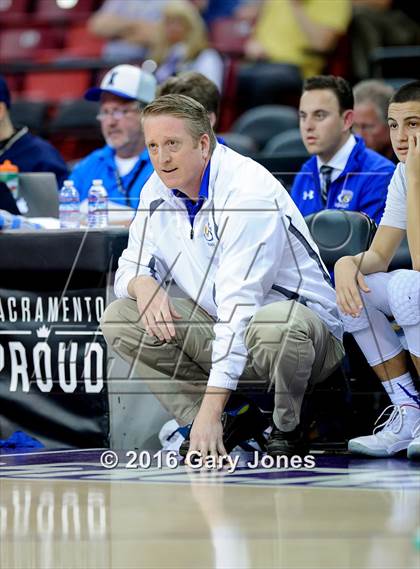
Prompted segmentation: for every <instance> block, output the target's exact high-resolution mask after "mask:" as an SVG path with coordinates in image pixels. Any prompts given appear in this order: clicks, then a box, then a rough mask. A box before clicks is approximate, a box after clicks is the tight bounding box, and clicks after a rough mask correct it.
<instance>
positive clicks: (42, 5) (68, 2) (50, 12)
mask: <svg viewBox="0 0 420 569" xmlns="http://www.w3.org/2000/svg"><path fill="white" fill-rule="evenodd" d="M66 6H67V7H66ZM95 7H96V0H61V2H57V0H38V2H37V8H36V12H35V18H36V19H37V20H42V21H45V22H59V21H61V22H81V21H84V20H86V18H87V17H88V16H89V15H90V14H91V13H92V12H93V11H94V9H95Z"/></svg>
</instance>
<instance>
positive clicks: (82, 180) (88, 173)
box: [70, 146, 153, 209]
mask: <svg viewBox="0 0 420 569" xmlns="http://www.w3.org/2000/svg"><path fill="white" fill-rule="evenodd" d="M152 173H153V166H152V163H151V161H150V158H149V153H148V151H147V149H146V148H145V149H144V150H143V152H141V154H140V155H139V158H138V160H137V162H136V164H135V165H134V167H133V168H132V169H131V170H130V172H128V174H126V175H125V176H119V174H118V170H117V166H116V164H115V150H113V149H112V148H111V147H109V146H104V147H103V148H100V149H99V150H95V151H94V152H92V153H91V154H89V155H88V156H86V158H84V159H83V160H81V161H80V162H79V163H78V164H76V166H75V168H74V170H73V172H72V173H71V175H70V179H71V180H73V182H74V185H75V186H76V188H77V189H78V191H79V194H80V199H81V200H84V199H86V198H87V195H88V191H89V188H90V186H91V185H92V180H96V179H101V180H102V181H103V184H104V186H105V188H106V190H107V192H108V197H109V199H110V200H112V201H114V202H116V203H119V204H122V205H126V206H129V207H132V208H133V209H137V207H138V204H139V199H140V192H141V190H142V188H143V186H144V184H145V183H146V182H147V180H148V179H149V178H150V176H151V175H152ZM119 181H120V183H119Z"/></svg>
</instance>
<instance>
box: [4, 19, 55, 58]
mask: <svg viewBox="0 0 420 569" xmlns="http://www.w3.org/2000/svg"><path fill="white" fill-rule="evenodd" d="M61 45H62V37H61V33H60V31H59V30H54V29H43V28H37V27H31V28H19V29H9V30H4V31H2V32H1V33H0V61H1V62H2V63H5V62H11V61H22V60H24V61H28V60H29V61H31V60H35V61H41V60H49V59H51V57H53V55H54V54H56V53H57V50H58V49H59V48H60V47H61Z"/></svg>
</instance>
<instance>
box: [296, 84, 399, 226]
mask: <svg viewBox="0 0 420 569" xmlns="http://www.w3.org/2000/svg"><path fill="white" fill-rule="evenodd" d="M353 106H354V100H353V92H352V89H351V87H350V85H349V83H348V82H347V81H346V80H345V79H342V78H341V77H334V76H332V75H328V76H325V75H319V76H316V77H311V78H309V79H307V80H306V81H305V84H304V87H303V94H302V96H301V99H300V104H299V116H300V131H301V134H302V139H303V142H304V144H305V147H306V149H307V151H308V152H309V154H311V155H312V158H310V159H309V160H308V161H307V162H305V164H304V165H303V166H302V168H301V170H300V172H299V173H298V174H297V176H296V178H295V180H294V182H293V186H292V190H291V195H292V198H293V199H294V201H295V203H296V204H297V206H298V208H299V209H300V211H301V212H302V214H303V215H304V216H305V215H309V214H311V213H315V212H317V211H320V210H322V209H341V210H344V211H346V210H348V211H360V212H363V213H366V214H367V215H369V216H370V217H371V218H372V219H374V220H375V221H376V222H377V223H379V221H380V220H381V217H382V213H383V210H384V207H385V200H386V195H387V188H388V184H389V181H390V179H391V177H392V174H393V172H394V169H395V166H394V164H393V163H392V162H390V161H389V160H387V159H386V158H384V157H383V156H381V155H380V154H377V153H376V152H374V151H373V150H369V149H368V148H366V145H365V143H364V141H363V139H362V138H359V137H357V136H354V135H353V134H352V133H351V127H352V125H353Z"/></svg>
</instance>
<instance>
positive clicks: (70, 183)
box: [63, 180, 74, 188]
mask: <svg viewBox="0 0 420 569" xmlns="http://www.w3.org/2000/svg"><path fill="white" fill-rule="evenodd" d="M63 186H65V187H66V188H71V187H72V186H74V182H73V180H64V182H63Z"/></svg>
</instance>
